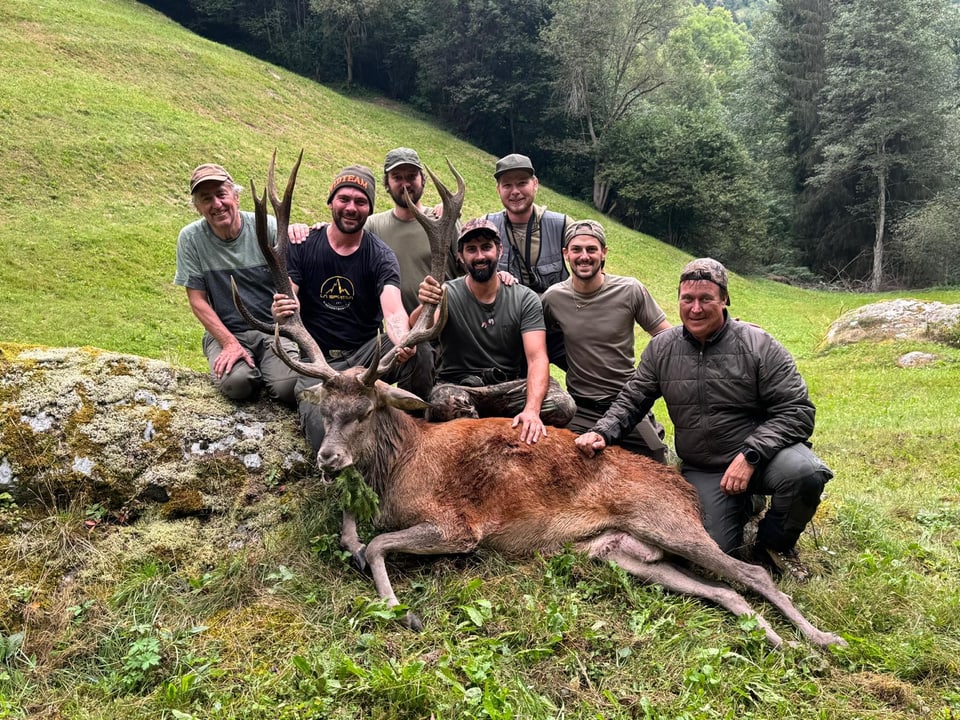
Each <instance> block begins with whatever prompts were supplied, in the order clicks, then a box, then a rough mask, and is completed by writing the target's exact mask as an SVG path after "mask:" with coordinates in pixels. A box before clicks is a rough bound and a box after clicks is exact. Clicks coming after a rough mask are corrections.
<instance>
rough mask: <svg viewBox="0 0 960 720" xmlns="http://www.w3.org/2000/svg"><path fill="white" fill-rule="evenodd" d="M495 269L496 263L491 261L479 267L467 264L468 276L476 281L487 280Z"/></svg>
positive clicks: (482, 281)
mask: <svg viewBox="0 0 960 720" xmlns="http://www.w3.org/2000/svg"><path fill="white" fill-rule="evenodd" d="M496 271H497V265H496V263H493V262H491V263H489V264H487V265H484V266H481V267H477V266H476V265H475V264H470V265H468V266H467V272H468V273H469V274H470V277H471V278H473V280H474V281H475V282H478V283H485V282H487V280H489V279H490V278H492V277H493V274H494V273H495V272H496Z"/></svg>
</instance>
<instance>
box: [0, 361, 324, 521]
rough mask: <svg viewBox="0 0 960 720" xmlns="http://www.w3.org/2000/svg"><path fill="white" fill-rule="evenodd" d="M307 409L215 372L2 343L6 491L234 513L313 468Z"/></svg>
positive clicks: (133, 510)
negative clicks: (246, 394) (232, 388)
mask: <svg viewBox="0 0 960 720" xmlns="http://www.w3.org/2000/svg"><path fill="white" fill-rule="evenodd" d="M309 454H310V453H309V449H308V446H307V444H306V442H305V441H304V439H303V437H302V435H301V433H300V431H299V428H298V425H297V417H296V412H295V411H293V410H291V409H289V408H286V407H283V406H281V405H278V404H276V403H274V402H272V401H270V400H267V399H264V400H262V401H259V402H251V403H246V404H235V403H231V402H230V401H228V400H226V399H224V398H223V397H222V396H220V395H219V393H217V392H216V391H215V390H214V389H213V387H212V386H211V384H210V381H209V379H208V377H207V376H206V375H205V374H204V373H198V372H194V371H192V370H186V369H183V368H177V367H173V366H171V365H169V364H167V363H164V362H160V361H157V360H150V359H146V358H142V357H137V356H133V355H121V354H117V353H112V352H106V351H102V350H97V349H94V348H46V347H28V346H21V345H11V344H0V496H2V495H3V494H4V493H6V494H8V498H12V500H13V501H15V502H16V503H17V504H18V505H21V506H24V505H28V504H31V503H37V502H41V503H49V504H51V505H55V504H57V503H61V502H63V501H64V500H69V499H74V498H80V499H82V501H83V502H84V503H85V504H99V505H100V506H101V507H103V508H104V509H107V510H109V511H110V512H111V513H113V514H115V515H118V516H121V517H126V518H130V517H133V516H135V515H137V514H138V513H139V512H141V511H142V510H143V508H144V507H145V506H146V505H150V506H154V507H156V508H157V509H158V510H159V512H160V514H161V515H163V516H166V517H171V518H172V517H180V516H185V515H205V514H210V513H216V512H223V511H226V510H228V509H230V508H232V507H236V506H237V505H238V504H242V503H244V502H247V501H250V500H252V499H254V498H256V497H257V496H258V495H259V494H262V493H263V492H265V491H266V490H267V489H269V488H271V487H275V486H278V485H281V484H282V483H285V482H286V481H288V480H290V479H293V478H295V477H301V476H302V475H304V474H306V473H309V472H311V467H312V463H311V462H310V461H309V459H308V458H309Z"/></svg>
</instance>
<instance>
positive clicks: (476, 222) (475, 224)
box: [457, 217, 501, 249]
mask: <svg viewBox="0 0 960 720" xmlns="http://www.w3.org/2000/svg"><path fill="white" fill-rule="evenodd" d="M481 232H487V233H490V234H491V235H493V237H494V239H495V240H496V242H497V245H499V244H500V243H501V241H500V231H499V230H497V226H496V225H494V224H493V223H492V222H490V221H489V220H487V219H486V218H485V217H478V218H474V219H473V220H471V221H469V222H468V223H466V224H465V225H464V226H463V227H462V228H461V229H460V237H459V238H457V249H460V248H462V247H463V243H465V242H466V241H467V239H468V238H469V237H470V236H471V235H476V234H478V233H481Z"/></svg>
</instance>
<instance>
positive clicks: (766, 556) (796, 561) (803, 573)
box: [757, 547, 812, 582]
mask: <svg viewBox="0 0 960 720" xmlns="http://www.w3.org/2000/svg"><path fill="white" fill-rule="evenodd" d="M757 557H758V558H759V560H760V561H761V562H762V563H763V564H764V565H766V566H767V567H769V568H770V570H771V571H772V572H773V574H774V575H778V576H783V575H786V576H788V577H792V578H793V579H794V580H796V581H797V582H806V581H807V580H809V579H810V576H811V574H812V573H811V572H810V569H809V568H808V567H807V566H806V565H804V564H803V561H802V560H801V559H800V554H799V553H798V552H797V549H796V548H790V549H789V550H773V549H771V548H761V547H758V548H757Z"/></svg>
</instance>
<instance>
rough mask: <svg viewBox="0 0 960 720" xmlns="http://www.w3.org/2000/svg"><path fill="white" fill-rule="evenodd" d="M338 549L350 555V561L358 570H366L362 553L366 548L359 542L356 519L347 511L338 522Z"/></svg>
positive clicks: (365, 562)
mask: <svg viewBox="0 0 960 720" xmlns="http://www.w3.org/2000/svg"><path fill="white" fill-rule="evenodd" d="M340 547H342V548H343V549H344V550H346V551H347V552H348V553H350V557H351V559H352V560H353V562H354V564H355V565H356V566H357V567H358V568H359V569H360V570H365V569H366V568H367V561H366V559H364V552H363V551H364V548H365V547H366V546H365V545H364V544H363V543H362V542H361V541H360V534H359V533H358V532H357V517H356V515H354V514H353V513H352V512H350V511H349V510H344V511H343V516H342V519H341V521H340Z"/></svg>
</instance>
